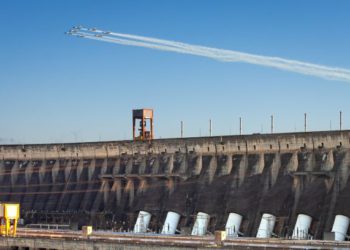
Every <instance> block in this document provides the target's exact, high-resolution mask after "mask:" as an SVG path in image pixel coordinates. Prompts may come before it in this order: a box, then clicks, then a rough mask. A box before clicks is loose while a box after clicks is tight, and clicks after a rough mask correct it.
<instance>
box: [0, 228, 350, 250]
mask: <svg viewBox="0 0 350 250" xmlns="http://www.w3.org/2000/svg"><path fill="white" fill-rule="evenodd" d="M208 248H209V249H212V248H215V249H220V248H221V249H349V248H350V242H336V241H321V240H284V239H276V238H271V239H256V238H231V239H226V240H224V241H220V242H217V241H215V239H214V236H203V237H193V236H166V235H157V234H132V233H113V232H106V231H96V232H94V233H93V234H92V235H90V236H88V237H86V236H83V234H82V232H81V231H70V230H37V229H20V230H19V231H18V235H17V237H14V238H10V237H8V238H6V237H0V249H57V250H61V249H62V250H63V249H65V250H68V249H74V250H80V249H81V250H83V249H84V250H90V249H91V250H107V249H109V250H114V249H115V250H117V249H118V250H119V249H125V250H129V249H130V250H131V249H132V250H136V249H141V250H146V249H169V250H170V249H174V250H175V249H208Z"/></svg>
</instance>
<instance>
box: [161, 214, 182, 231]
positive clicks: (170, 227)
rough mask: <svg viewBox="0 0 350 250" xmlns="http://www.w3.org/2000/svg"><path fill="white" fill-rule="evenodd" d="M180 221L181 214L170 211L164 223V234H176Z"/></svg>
mask: <svg viewBox="0 0 350 250" xmlns="http://www.w3.org/2000/svg"><path fill="white" fill-rule="evenodd" d="M179 221H180V215H179V214H178V213H175V212H171V211H169V212H168V214H167V216H166V219H165V222H164V225H163V229H162V234H175V232H176V228H177V225H178V224H179Z"/></svg>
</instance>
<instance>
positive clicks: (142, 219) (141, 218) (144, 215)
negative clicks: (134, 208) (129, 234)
mask: <svg viewBox="0 0 350 250" xmlns="http://www.w3.org/2000/svg"><path fill="white" fill-rule="evenodd" d="M150 220H151V214H150V213H148V212H145V211H140V212H139V215H138V216H137V220H136V223H135V226H134V233H146V232H147V228H148V225H149V222H150Z"/></svg>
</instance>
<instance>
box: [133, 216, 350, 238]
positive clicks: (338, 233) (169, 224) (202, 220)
mask: <svg viewBox="0 0 350 250" xmlns="http://www.w3.org/2000/svg"><path fill="white" fill-rule="evenodd" d="M180 217H181V216H180V214H178V213H176V212H172V211H169V212H168V213H167V216H166V219H165V221H164V224H163V228H162V231H161V234H175V233H176V230H177V226H178V224H179V221H180ZM242 219H243V217H242V215H240V214H237V213H230V214H229V216H228V219H227V222H226V226H225V231H226V234H227V236H229V237H238V236H239V235H240V234H241V233H240V232H239V228H240V227H241V223H242ZM150 220H151V214H150V213H148V212H146V211H140V212H139V214H138V217H137V220H136V223H135V226H134V233H146V232H147V228H148V225H149V223H150ZM209 221H210V215H209V214H206V213H203V212H199V213H198V214H197V217H196V221H195V223H194V226H193V228H192V233H191V235H194V236H203V235H205V234H206V233H207V228H208V224H209ZM311 222H312V218H311V216H309V215H306V214H299V215H298V218H297V221H296V223H295V227H294V230H293V234H292V239H309V229H310V226H311ZM275 223H276V216H274V215H272V214H268V213H265V214H263V215H262V218H261V221H260V225H259V228H258V232H257V234H256V237H257V238H271V237H272V236H273V230H274V227H275ZM349 223H350V218H349V217H347V216H344V215H336V216H335V220H334V223H333V227H332V231H331V232H333V233H334V239H335V240H336V241H344V240H345V238H346V236H347V231H348V228H349Z"/></svg>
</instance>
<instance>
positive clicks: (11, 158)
mask: <svg viewBox="0 0 350 250" xmlns="http://www.w3.org/2000/svg"><path fill="white" fill-rule="evenodd" d="M349 138H350V132H349V131H332V132H313V133H291V134H275V135H251V136H227V137H207V138H186V139H163V140H154V141H152V143H151V144H149V143H142V142H130V141H123V142H96V143H81V144H66V145H56V144H50V145H7V146H5V145H4V146H0V193H1V201H2V202H19V203H20V204H21V215H22V217H23V218H24V220H25V223H28V224H29V223H31V224H34V223H60V224H71V225H74V226H78V227H79V226H82V225H86V224H92V225H93V226H94V227H96V228H101V229H114V230H131V229H132V228H133V225H134V223H135V221H136V217H137V214H138V212H139V211H141V210H142V211H147V212H149V213H150V214H151V215H152V217H151V222H150V225H149V229H150V230H152V231H159V230H160V229H161V228H162V225H163V223H164V220H165V217H166V214H167V212H168V211H173V212H176V213H178V214H180V215H181V219H180V224H179V228H181V227H192V226H193V224H194V220H195V217H196V214H197V213H198V212H204V213H207V214H209V215H210V222H209V227H208V230H209V231H210V232H212V233H213V232H214V231H215V230H223V229H224V228H225V224H226V221H227V218H228V215H229V213H237V214H240V215H241V216H242V217H243V221H242V224H241V228H240V232H242V233H243V234H244V235H245V236H255V235H256V233H257V228H258V226H259V223H260V220H261V217H262V214H263V213H269V214H272V215H274V216H275V217H276V225H275V228H274V233H275V234H277V235H278V236H281V237H285V236H288V235H291V233H292V230H293V227H294V224H295V222H296V218H297V216H298V214H306V215H309V216H311V217H312V224H311V228H310V233H311V234H312V235H313V236H314V237H315V238H322V234H323V232H325V231H330V229H331V227H332V223H333V221H334V217H335V215H337V214H342V215H345V216H348V217H350V212H349V209H348V208H349V206H350V192H349V191H350V180H349V178H348V177H349V173H350V171H349V169H350V161H349V159H350V152H349V149H350V140H349Z"/></svg>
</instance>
